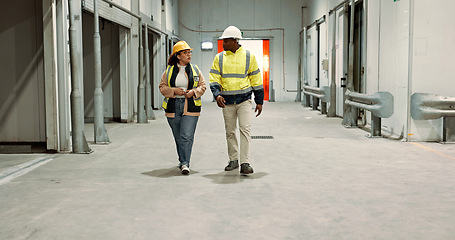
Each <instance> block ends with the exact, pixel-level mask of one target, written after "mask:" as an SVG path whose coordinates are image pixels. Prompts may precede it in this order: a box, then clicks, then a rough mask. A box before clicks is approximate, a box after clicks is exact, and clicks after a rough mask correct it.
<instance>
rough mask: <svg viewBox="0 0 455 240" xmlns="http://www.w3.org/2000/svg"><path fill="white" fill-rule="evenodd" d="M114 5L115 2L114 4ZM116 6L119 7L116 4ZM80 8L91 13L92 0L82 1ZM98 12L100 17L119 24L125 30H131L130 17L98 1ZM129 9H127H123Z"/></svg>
mask: <svg viewBox="0 0 455 240" xmlns="http://www.w3.org/2000/svg"><path fill="white" fill-rule="evenodd" d="M114 3H116V2H114ZM116 4H117V5H121V4H119V3H116ZM82 7H83V9H84V10H86V11H88V12H91V13H93V12H94V10H93V0H84V1H82ZM98 8H99V9H98V12H99V15H100V17H102V18H105V19H107V20H109V21H112V22H115V23H117V24H120V25H122V26H124V27H126V28H131V15H130V14H128V13H126V12H124V11H122V10H120V9H118V8H116V7H114V6H112V7H110V6H109V4H108V3H106V2H104V1H100V0H98ZM125 8H126V9H129V7H125Z"/></svg>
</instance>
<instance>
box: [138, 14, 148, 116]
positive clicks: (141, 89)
mask: <svg viewBox="0 0 455 240" xmlns="http://www.w3.org/2000/svg"><path fill="white" fill-rule="evenodd" d="M143 59H144V48H143V47H142V21H140V22H139V84H138V86H137V93H138V94H137V122H138V123H146V122H147V118H146V116H145V86H144V69H143V65H144V60H143Z"/></svg>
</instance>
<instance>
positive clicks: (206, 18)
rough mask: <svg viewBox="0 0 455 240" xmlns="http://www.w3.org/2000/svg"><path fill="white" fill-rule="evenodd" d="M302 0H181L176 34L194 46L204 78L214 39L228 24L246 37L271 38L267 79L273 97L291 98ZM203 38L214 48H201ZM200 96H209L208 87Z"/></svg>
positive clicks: (214, 51) (282, 99)
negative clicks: (268, 77) (269, 82)
mask: <svg viewBox="0 0 455 240" xmlns="http://www.w3.org/2000/svg"><path fill="white" fill-rule="evenodd" d="M305 3H306V1H305V0H279V1H277V0H247V1H245V0H185V1H180V2H179V18H180V22H181V23H182V24H183V25H184V26H182V25H180V26H179V33H180V34H179V37H180V38H181V39H183V40H185V41H187V42H188V43H189V44H190V46H191V47H193V48H194V51H193V52H194V53H193V58H192V63H194V64H197V65H199V67H200V68H201V71H202V72H203V74H204V77H206V78H207V80H208V77H209V71H210V68H211V64H212V61H213V58H214V56H215V54H216V39H217V38H219V37H220V36H221V34H222V32H223V30H224V29H225V28H226V27H228V26H229V25H234V26H236V27H238V28H239V29H240V30H242V31H243V35H244V37H246V38H268V39H270V58H271V65H270V79H271V80H272V81H273V82H274V89H275V99H276V100H277V101H294V99H295V96H296V92H287V90H296V89H297V78H298V57H299V53H298V52H299V31H300V30H301V27H302V7H303V6H305ZM283 33H284V41H283ZM202 41H213V43H214V46H215V48H214V49H213V51H202V50H201V47H200V46H201V42H202ZM283 50H284V51H283ZM283 57H284V60H283ZM283 62H284V64H283ZM283 65H284V66H283ZM283 68H284V70H283ZM203 100H204V101H211V100H212V96H211V93H210V91H208V92H207V93H206V94H204V96H203Z"/></svg>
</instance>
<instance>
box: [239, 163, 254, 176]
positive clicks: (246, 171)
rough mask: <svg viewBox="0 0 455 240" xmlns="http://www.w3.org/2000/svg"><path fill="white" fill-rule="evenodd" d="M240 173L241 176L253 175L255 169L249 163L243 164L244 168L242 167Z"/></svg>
mask: <svg viewBox="0 0 455 240" xmlns="http://www.w3.org/2000/svg"><path fill="white" fill-rule="evenodd" d="M240 173H241V174H250V173H253V168H252V167H251V166H250V164H249V163H242V166H240Z"/></svg>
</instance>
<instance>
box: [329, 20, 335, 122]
mask: <svg viewBox="0 0 455 240" xmlns="http://www.w3.org/2000/svg"><path fill="white" fill-rule="evenodd" d="M329 18H330V16H329ZM336 24H337V17H336V14H335V15H334V16H333V25H332V26H333V32H332V34H333V36H332V69H331V71H332V79H331V83H330V106H329V109H328V111H327V117H336V105H337V104H336V103H337V94H336V89H337V86H336V85H337V84H336V62H337V60H336V57H337V46H336V33H337V28H336ZM327 28H328V27H327ZM327 36H328V34H327ZM327 42H328V41H327Z"/></svg>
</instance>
